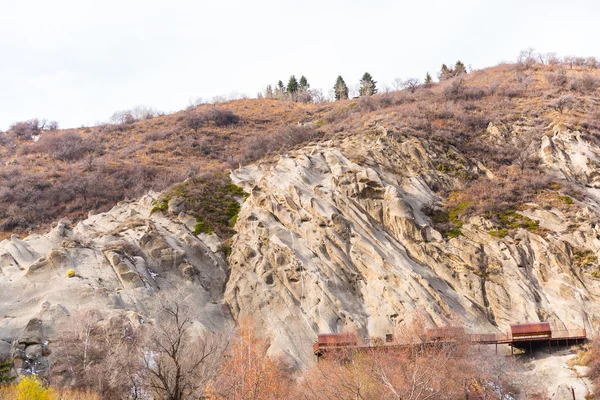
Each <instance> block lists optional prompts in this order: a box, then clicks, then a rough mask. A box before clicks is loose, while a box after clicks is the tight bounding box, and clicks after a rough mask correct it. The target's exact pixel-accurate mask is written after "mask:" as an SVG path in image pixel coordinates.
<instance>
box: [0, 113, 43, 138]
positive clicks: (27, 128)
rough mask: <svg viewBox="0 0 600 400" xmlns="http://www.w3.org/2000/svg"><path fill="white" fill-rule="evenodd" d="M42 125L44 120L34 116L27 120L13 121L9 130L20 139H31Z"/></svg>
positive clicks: (39, 131)
mask: <svg viewBox="0 0 600 400" xmlns="http://www.w3.org/2000/svg"><path fill="white" fill-rule="evenodd" d="M44 125H45V121H40V120H39V119H37V118H34V119H30V120H29V121H21V122H15V123H14V124H12V125H11V126H10V129H9V132H11V133H13V134H15V135H16V136H17V137H18V138H20V139H25V140H31V139H33V136H35V135H39V134H40V133H41V131H42V129H44Z"/></svg>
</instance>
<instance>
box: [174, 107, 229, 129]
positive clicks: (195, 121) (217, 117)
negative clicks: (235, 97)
mask: <svg viewBox="0 0 600 400" xmlns="http://www.w3.org/2000/svg"><path fill="white" fill-rule="evenodd" d="M239 121H240V117H239V116H238V115H236V114H235V113H234V112H233V111H231V110H224V109H220V108H216V107H213V108H209V109H207V110H203V111H190V112H188V113H186V115H185V117H184V120H183V123H184V125H185V126H186V127H187V128H188V129H192V130H193V131H194V132H196V133H198V130H199V129H200V128H202V127H203V126H205V125H207V124H209V123H210V122H213V123H214V124H215V125H216V126H218V127H222V126H227V125H233V124H237V123H238V122H239Z"/></svg>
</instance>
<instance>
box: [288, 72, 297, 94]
mask: <svg viewBox="0 0 600 400" xmlns="http://www.w3.org/2000/svg"><path fill="white" fill-rule="evenodd" d="M287 91H288V93H290V94H293V93H296V92H297V91H298V81H297V80H296V77H295V76H294V75H292V76H290V80H289V81H288V84H287Z"/></svg>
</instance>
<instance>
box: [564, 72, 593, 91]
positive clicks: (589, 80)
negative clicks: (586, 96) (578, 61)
mask: <svg viewBox="0 0 600 400" xmlns="http://www.w3.org/2000/svg"><path fill="white" fill-rule="evenodd" d="M570 86H571V90H577V91H579V92H582V93H586V92H593V91H594V90H596V89H597V88H598V79H597V78H596V77H595V76H594V75H592V74H589V73H584V74H582V75H580V76H578V77H576V78H573V79H571V81H570Z"/></svg>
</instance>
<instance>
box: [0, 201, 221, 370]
mask: <svg viewBox="0 0 600 400" xmlns="http://www.w3.org/2000/svg"><path fill="white" fill-rule="evenodd" d="M156 197H157V195H156V194H150V195H147V196H144V197H143V198H142V199H140V200H139V201H136V202H123V203H120V204H119V205H117V206H116V207H115V208H114V209H112V210H111V211H109V212H107V213H102V214H97V215H90V216H89V218H88V219H86V220H84V221H81V222H80V223H78V224H77V225H76V226H74V227H73V228H72V229H69V228H68V227H67V226H66V225H65V224H63V223H58V224H57V225H56V227H55V228H54V229H53V230H52V231H50V232H49V233H47V234H45V235H31V236H29V237H27V238H25V239H23V240H20V239H18V238H17V237H15V236H13V237H12V238H11V239H10V240H5V241H3V242H0V287H2V290H1V291H0V310H1V311H2V319H1V320H0V339H2V340H3V341H4V342H9V343H10V342H12V341H13V339H16V341H15V345H13V348H14V349H15V350H14V351H16V355H15V359H16V360H17V361H15V369H16V370H17V372H19V373H21V372H24V369H26V368H29V369H31V368H30V367H28V366H27V365H28V364H31V362H33V363H34V364H35V360H38V359H39V358H40V357H38V355H39V353H40V351H41V353H42V354H43V353H45V352H46V351H45V349H44V348H39V346H40V345H41V344H42V342H43V340H46V339H48V338H50V339H52V338H55V337H57V336H58V335H60V332H58V331H57V330H56V327H57V325H58V324H60V322H63V321H68V319H69V317H70V315H71V314H72V313H73V311H76V310H79V309H97V310H102V311H106V312H107V313H112V314H114V313H121V314H127V315H132V314H133V315H137V316H138V317H139V318H144V319H148V318H153V315H152V306H153V305H154V304H155V298H156V294H157V293H159V292H160V291H162V290H163V289H169V290H170V289H173V288H176V289H178V290H179V291H180V293H181V295H182V296H186V297H188V298H189V299H191V301H193V303H194V304H196V305H197V308H196V313H197V314H196V319H197V321H198V323H199V327H200V328H202V329H206V330H209V331H219V330H222V329H224V328H225V326H226V325H228V324H229V323H230V321H231V315H230V313H229V309H228V307H227V305H226V304H224V302H223V296H222V292H223V287H224V286H225V282H226V280H227V275H228V268H227V265H226V263H225V260H224V254H222V253H215V252H213V251H212V250H210V248H209V247H208V246H207V245H206V244H205V243H204V242H203V241H202V240H200V239H199V238H198V237H196V236H195V235H193V234H192V233H191V232H190V231H189V230H188V229H187V228H186V227H185V225H182V224H179V223H176V222H172V221H171V220H170V219H168V218H167V217H165V216H164V215H163V214H162V213H160V212H159V213H154V214H153V215H150V210H151V208H152V201H153V200H154V199H155V198H156ZM68 269H74V270H75V276H74V277H72V278H68V277H67V276H66V272H67V270H68ZM33 321H35V324H37V325H39V326H38V328H39V331H38V332H37V333H36V334H35V335H34V334H31V335H30V334H29V333H31V332H32V329H33V328H32V326H33V325H32V324H34V322H33ZM24 326H26V327H27V328H26V329H25V332H24V333H22V332H21V331H22V329H23V327H24ZM40 332H43V335H42V333H40ZM42 338H43V340H42ZM50 350H51V345H50ZM50 358H51V357H50ZM19 360H20V361H19ZM17 364H18V365H17ZM36 368H37V367H36Z"/></svg>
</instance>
